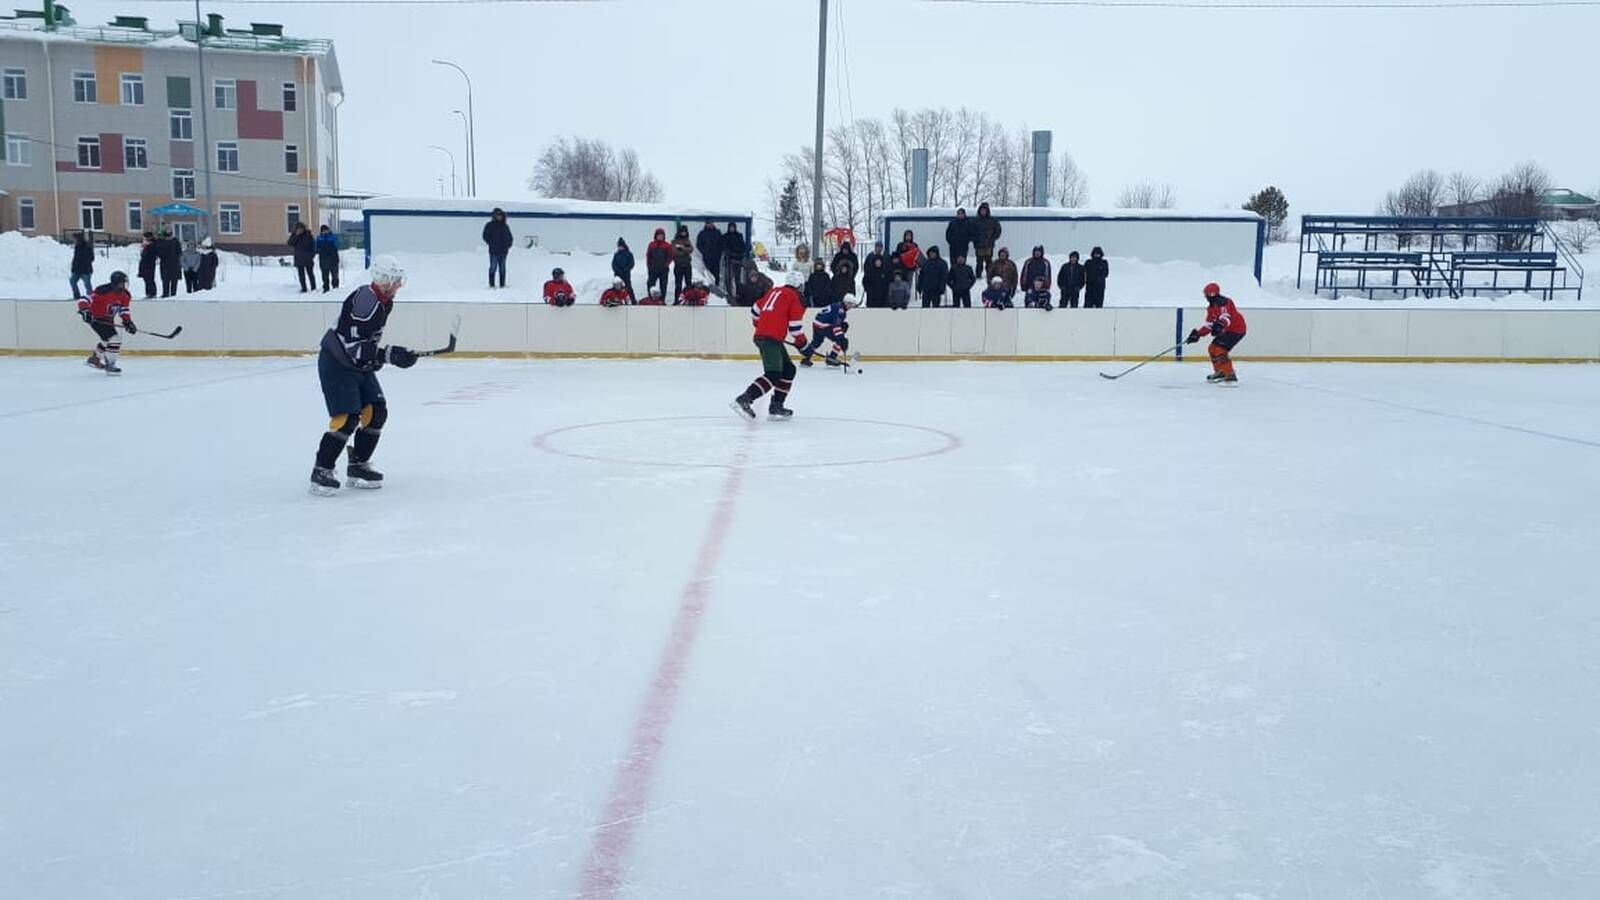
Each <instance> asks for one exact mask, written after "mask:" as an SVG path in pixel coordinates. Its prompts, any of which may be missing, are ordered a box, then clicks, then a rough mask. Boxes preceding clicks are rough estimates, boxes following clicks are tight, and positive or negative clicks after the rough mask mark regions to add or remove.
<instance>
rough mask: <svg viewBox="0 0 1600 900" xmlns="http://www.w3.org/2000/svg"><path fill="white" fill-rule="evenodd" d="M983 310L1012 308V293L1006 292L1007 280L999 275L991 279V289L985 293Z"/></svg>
mask: <svg viewBox="0 0 1600 900" xmlns="http://www.w3.org/2000/svg"><path fill="white" fill-rule="evenodd" d="M983 308H984V309H1010V308H1011V292H1010V291H1008V290H1006V280H1005V279H1004V278H1001V277H1000V276H999V275H996V276H994V277H993V278H990V279H989V289H988V290H986V291H984V292H983Z"/></svg>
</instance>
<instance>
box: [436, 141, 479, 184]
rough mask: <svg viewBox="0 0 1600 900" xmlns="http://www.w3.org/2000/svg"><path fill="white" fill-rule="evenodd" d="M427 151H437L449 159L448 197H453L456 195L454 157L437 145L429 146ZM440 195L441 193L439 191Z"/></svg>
mask: <svg viewBox="0 0 1600 900" xmlns="http://www.w3.org/2000/svg"><path fill="white" fill-rule="evenodd" d="M428 149H429V150H437V151H439V152H440V153H443V154H444V155H445V156H448V157H450V196H452V197H454V196H455V195H456V155H455V154H454V153H451V152H450V151H449V150H448V149H446V148H444V147H441V146H439V145H438V144H429V145H428ZM469 190H470V188H469ZM440 193H441V194H442V193H443V192H442V191H441V192H440Z"/></svg>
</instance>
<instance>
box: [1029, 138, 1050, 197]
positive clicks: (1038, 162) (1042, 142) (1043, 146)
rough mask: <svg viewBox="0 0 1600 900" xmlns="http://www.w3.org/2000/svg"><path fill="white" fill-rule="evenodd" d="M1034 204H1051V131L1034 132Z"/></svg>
mask: <svg viewBox="0 0 1600 900" xmlns="http://www.w3.org/2000/svg"><path fill="white" fill-rule="evenodd" d="M1033 205H1034V206H1049V205H1050V132H1048V131H1035V132H1034V133H1033Z"/></svg>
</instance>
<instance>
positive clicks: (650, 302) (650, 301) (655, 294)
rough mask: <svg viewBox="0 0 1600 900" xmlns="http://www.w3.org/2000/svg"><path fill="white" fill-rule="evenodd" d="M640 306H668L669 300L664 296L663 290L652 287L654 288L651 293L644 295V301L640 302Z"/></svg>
mask: <svg viewBox="0 0 1600 900" xmlns="http://www.w3.org/2000/svg"><path fill="white" fill-rule="evenodd" d="M639 305H640V306H666V305H667V298H666V297H664V296H662V294H661V288H659V287H652V288H650V290H649V292H648V293H646V294H645V295H644V299H643V300H640V301H639Z"/></svg>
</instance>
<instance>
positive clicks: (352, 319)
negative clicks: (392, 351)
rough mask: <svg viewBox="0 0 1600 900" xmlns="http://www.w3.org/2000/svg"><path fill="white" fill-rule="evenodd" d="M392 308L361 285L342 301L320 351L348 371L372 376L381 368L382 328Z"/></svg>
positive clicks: (368, 286) (369, 288) (323, 338)
mask: <svg viewBox="0 0 1600 900" xmlns="http://www.w3.org/2000/svg"><path fill="white" fill-rule="evenodd" d="M391 308H393V307H392V305H391V304H390V303H389V302H388V301H386V300H384V299H383V298H381V297H379V296H378V295H377V293H375V292H374V291H373V290H372V286H371V285H367V284H364V285H362V286H361V287H358V288H356V289H355V290H354V291H352V292H351V293H350V296H348V297H346V298H344V307H343V308H342V309H340V310H339V323H338V324H337V325H335V326H334V327H332V328H330V329H328V333H327V334H324V335H323V336H322V350H323V352H325V353H329V354H332V356H333V358H334V360H335V361H337V362H338V363H339V364H340V365H342V366H344V367H345V368H347V369H355V370H357V371H359V372H373V371H376V370H377V369H379V368H380V367H382V366H383V351H382V349H381V348H380V347H379V344H380V343H381V342H382V341H383V326H384V325H385V324H386V323H387V322H388V321H389V310H390V309H391Z"/></svg>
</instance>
